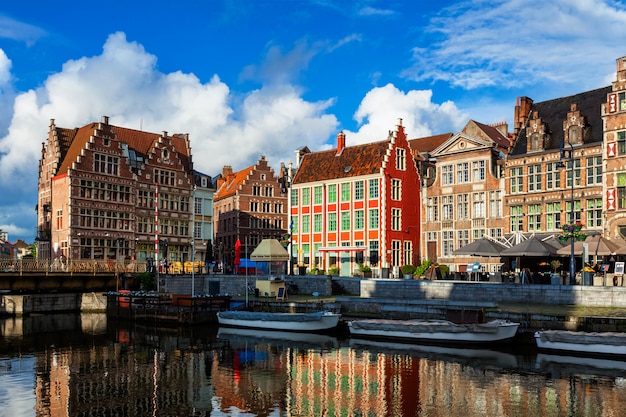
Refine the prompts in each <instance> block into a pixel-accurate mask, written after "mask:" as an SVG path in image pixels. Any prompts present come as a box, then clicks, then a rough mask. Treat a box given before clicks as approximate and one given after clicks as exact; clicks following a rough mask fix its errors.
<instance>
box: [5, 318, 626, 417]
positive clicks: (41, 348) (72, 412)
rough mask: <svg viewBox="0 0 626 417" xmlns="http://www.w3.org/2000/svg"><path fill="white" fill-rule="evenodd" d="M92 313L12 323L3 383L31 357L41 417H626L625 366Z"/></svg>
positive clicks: (20, 401) (36, 412) (8, 405)
mask: <svg viewBox="0 0 626 417" xmlns="http://www.w3.org/2000/svg"><path fill="white" fill-rule="evenodd" d="M84 319H85V321H86V323H87V321H88V322H89V324H88V325H85V323H82V320H83V319H82V318H81V319H79V320H78V322H77V320H76V318H73V319H70V322H72V320H73V322H72V323H73V324H67V326H64V325H62V324H60V323H51V322H48V323H46V324H45V325H42V324H41V323H27V322H22V323H21V324H20V323H19V322H16V321H13V322H12V323H10V324H9V325H7V324H6V323H3V324H2V328H3V329H10V330H11V331H10V332H8V333H6V332H3V337H2V338H1V339H0V387H2V386H7V385H6V383H7V382H8V381H15V380H16V378H15V376H16V373H15V372H13V371H12V370H11V369H10V368H11V367H10V366H9V365H8V364H10V363H14V362H15V361H16V360H18V359H16V358H24V357H25V356H27V355H26V353H27V352H32V355H33V357H34V363H35V364H34V366H33V368H34V369H33V376H32V378H33V380H34V381H35V382H34V392H31V393H30V395H32V403H33V404H34V407H33V414H32V415H33V416H51V417H70V416H71V417H82V416H85V417H86V416H149V415H152V416H216V415H236V414H242V413H245V412H247V413H248V415H257V416H270V415H271V416H355V415H361V416H424V417H425V416H428V417H438V416H441V417H444V416H452V417H455V416H458V417H473V416H476V417H478V416H480V417H484V416H512V415H515V416H529V417H536V416H544V415H550V416H574V415H576V416H622V415H626V384H625V381H626V362H622V361H607V360H599V359H581V358H568V357H565V356H557V355H534V354H528V355H520V354H512V353H506V352H499V351H492V350H481V349H453V348H441V347H428V346H412V345H393V344H380V343H379V344H374V343H371V342H366V341H358V340H352V341H338V340H337V339H335V338H332V337H328V336H321V335H301V334H299V335H293V334H283V333H280V332H260V331H258V332H250V331H247V332H246V331H234V330H231V329H220V330H219V332H218V329H216V328H206V327H204V328H187V329H154V328H145V327H139V326H128V325H124V324H120V323H109V324H108V325H104V326H102V325H99V324H98V325H96V324H94V323H98V320H95V321H94V320H92V319H93V317H91V318H89V319H88V318H84ZM46 320H48V321H50V320H52V319H51V318H47V319H46ZM27 321H28V320H27ZM20 326H21V331H20ZM46 326H48V327H49V328H50V329H53V330H54V331H50V332H47V331H45V329H46ZM72 326H75V328H74V329H70V328H69V327H72ZM59 329H62V331H61V333H64V336H65V337H61V336H59V331H58V330H59ZM34 330H36V333H31V332H33V331H34ZM23 371H24V370H22V372H23ZM6 392H8V391H6V390H2V389H0V409H2V410H14V409H17V408H18V407H22V410H23V405H24V404H25V402H26V403H28V401H31V399H30V398H16V397H15V396H14V395H11V396H10V395H8V394H5V393H6ZM16 392H20V393H22V394H21V396H24V395H25V394H24V393H28V390H21V391H16ZM7 412H8V411H7ZM7 415H16V414H7ZM20 415H24V414H23V413H22V414H20Z"/></svg>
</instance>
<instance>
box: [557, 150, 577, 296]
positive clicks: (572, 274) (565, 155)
mask: <svg viewBox="0 0 626 417" xmlns="http://www.w3.org/2000/svg"><path fill="white" fill-rule="evenodd" d="M567 144H568V145H569V150H566V149H565V148H564V146H565V141H564V142H563V144H562V145H561V161H560V162H559V163H558V164H557V166H558V167H559V168H565V167H566V164H565V162H563V161H567V160H569V163H570V170H571V173H572V178H571V180H572V195H571V200H570V220H569V221H570V223H571V224H572V225H573V224H574V223H575V222H574V216H575V212H574V145H572V144H571V143H569V142H568V143H567ZM574 240H576V238H575V236H574V233H571V236H570V245H571V251H570V257H569V282H570V284H571V285H573V284H575V283H576V258H575V257H574Z"/></svg>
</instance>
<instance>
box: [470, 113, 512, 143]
mask: <svg viewBox="0 0 626 417" xmlns="http://www.w3.org/2000/svg"><path fill="white" fill-rule="evenodd" d="M474 123H476V125H477V126H478V127H480V128H481V129H482V131H483V132H485V134H486V135H487V136H489V138H490V139H491V140H493V141H494V142H495V143H496V144H497V145H498V146H500V147H502V148H507V149H508V148H509V147H510V146H511V141H510V140H509V138H508V135H506V136H505V135H503V134H502V132H500V131H499V130H498V129H496V128H495V127H493V126H490V125H486V124H483V123H479V122H477V121H476V120H474Z"/></svg>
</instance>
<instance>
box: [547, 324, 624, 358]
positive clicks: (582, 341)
mask: <svg viewBox="0 0 626 417" xmlns="http://www.w3.org/2000/svg"><path fill="white" fill-rule="evenodd" d="M535 342H536V343H537V348H539V349H540V350H549V351H561V352H573V353H578V354H583V355H608V356H626V333H612V332H607V333H587V332H570V331H564V330H563V331H561V330H546V331H538V332H535Z"/></svg>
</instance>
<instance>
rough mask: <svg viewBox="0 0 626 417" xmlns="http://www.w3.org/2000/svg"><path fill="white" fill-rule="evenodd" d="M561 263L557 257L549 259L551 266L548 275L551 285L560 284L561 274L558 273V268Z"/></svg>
mask: <svg viewBox="0 0 626 417" xmlns="http://www.w3.org/2000/svg"><path fill="white" fill-rule="evenodd" d="M562 265H563V264H562V263H561V261H559V260H558V259H553V260H552V261H550V266H551V267H552V275H550V282H551V284H552V285H559V284H561V275H559V273H558V269H559V268H560V267H561V266H562Z"/></svg>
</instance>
